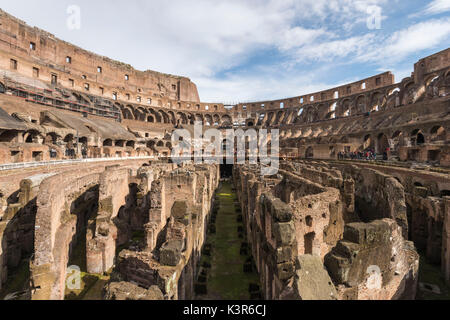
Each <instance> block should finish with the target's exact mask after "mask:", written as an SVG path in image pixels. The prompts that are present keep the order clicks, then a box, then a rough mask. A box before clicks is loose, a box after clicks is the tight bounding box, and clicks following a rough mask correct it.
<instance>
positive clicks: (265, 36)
mask: <svg viewBox="0 0 450 320" xmlns="http://www.w3.org/2000/svg"><path fill="white" fill-rule="evenodd" d="M0 1H2V0H0ZM2 2H4V4H3V3H2V5H1V7H2V8H4V9H5V10H6V11H9V10H13V11H12V12H11V13H12V14H16V15H18V16H19V18H22V19H24V20H25V21H27V22H30V24H34V25H37V26H38V27H42V28H44V29H46V30H48V31H50V32H53V33H55V34H56V36H57V37H59V38H62V39H64V40H67V41H69V42H74V43H75V44H77V45H79V46H81V47H82V48H85V49H88V50H91V51H94V52H96V53H99V54H102V55H106V56H109V57H111V58H113V59H117V60H120V61H123V62H126V63H130V64H132V65H133V66H134V67H136V68H137V69H140V70H145V69H152V70H157V71H161V72H166V73H173V74H178V75H184V76H188V77H190V78H191V79H192V80H193V81H194V82H195V83H196V84H197V86H198V88H199V93H200V96H201V98H202V100H223V101H225V100H230V99H239V100H249V99H252V100H259V99H263V100H265V99H269V98H282V97H289V96H295V95H299V94H302V93H308V92H312V91H317V90H321V89H325V88H327V87H330V86H334V85H335V84H333V83H327V82H328V81H323V79H324V78H325V79H326V77H324V75H326V72H329V73H330V72H331V71H330V70H326V71H325V70H324V69H321V65H322V64H320V63H319V62H327V63H326V64H329V65H330V66H333V65H335V64H338V63H347V64H351V63H366V62H370V63H371V64H372V63H373V64H375V65H376V67H378V66H380V67H381V66H386V65H390V66H393V67H395V61H400V60H402V59H404V58H405V57H407V56H408V55H410V54H411V53H415V52H418V51H421V50H424V49H430V48H434V47H437V46H438V45H439V44H442V43H446V41H447V43H448V38H449V34H450V31H449V30H450V29H449V28H450V21H449V19H440V20H431V21H425V22H421V23H419V24H417V25H413V26H410V27H405V28H404V29H402V30H399V31H396V32H393V33H392V34H390V33H389V32H391V31H390V30H391V29H388V30H369V29H367V26H366V21H367V18H368V12H367V8H368V7H370V6H376V7H377V8H382V9H383V11H382V12H383V14H384V15H386V14H389V15H392V16H395V14H396V12H395V9H396V6H395V4H396V3H397V2H398V1H397V0H395V1H388V0H301V1H300V0H283V1H279V0H246V1H242V0H214V1H211V0H170V1H163V0H160V1H157V0H152V1H145V0H129V1H127V2H124V1H119V0H97V1H91V0H77V1H74V0H60V1H57V2H55V1H51V0H41V1H39V2H33V1H32V2H30V1H29V0H16V1H14V2H11V1H10V2H7V1H2ZM73 2H77V4H78V5H80V7H81V9H82V29H81V30H80V31H79V32H71V31H68V30H66V29H65V27H64V26H65V14H66V8H67V5H69V4H73ZM449 2H450V0H446V1H443V0H434V1H433V2H431V3H430V4H429V6H428V7H427V8H428V9H427V10H429V12H443V10H448V4H449ZM387 8H389V10H388V9H387ZM446 8H447V9H446ZM48 12H52V19H49V18H48ZM58 12H60V14H57V13H58ZM384 18H386V17H384ZM395 19H399V24H398V25H400V22H404V20H401V17H398V16H395ZM401 25H403V24H401ZM383 27H384V24H383ZM390 28H392V26H391V27H390ZM266 52H270V53H271V54H272V53H273V55H272V56H269V55H267V56H266V55H265V54H266ZM271 59H272V60H271ZM329 62H333V63H329ZM402 62H403V61H402ZM411 68H412V64H411ZM305 69H307V70H314V72H312V71H311V72H306V73H305V72H304V70H305ZM230 70H235V73H232V71H230ZM236 70H237V71H236ZM402 73H403V74H404V72H402ZM343 77H345V75H342V76H340V75H339V78H343ZM218 78H220V79H218ZM335 78H336V77H335ZM347 80H348V79H347ZM355 80H356V79H355ZM330 82H332V81H330Z"/></svg>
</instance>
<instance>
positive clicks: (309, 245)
mask: <svg viewBox="0 0 450 320" xmlns="http://www.w3.org/2000/svg"><path fill="white" fill-rule="evenodd" d="M315 237H316V234H315V233H314V232H311V233H308V234H307V235H305V254H313V244H314V238H315Z"/></svg>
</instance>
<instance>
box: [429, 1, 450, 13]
mask: <svg viewBox="0 0 450 320" xmlns="http://www.w3.org/2000/svg"><path fill="white" fill-rule="evenodd" d="M447 11H450V0H433V1H432V2H431V3H430V4H428V5H427V7H426V8H425V13H427V14H437V13H443V12H447Z"/></svg>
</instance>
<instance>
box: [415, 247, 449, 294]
mask: <svg viewBox="0 0 450 320" xmlns="http://www.w3.org/2000/svg"><path fill="white" fill-rule="evenodd" d="M419 282H423V283H430V284H434V285H437V286H438V287H439V288H440V289H441V294H434V293H431V292H426V291H421V290H420V288H418V291H417V299H418V300H450V287H449V286H448V285H447V284H446V282H445V279H444V276H443V274H442V272H441V268H440V267H439V266H436V265H432V264H430V263H428V262H427V261H426V258H425V257H424V256H420V268H419Z"/></svg>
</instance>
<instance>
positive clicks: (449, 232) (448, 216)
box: [442, 197, 450, 284]
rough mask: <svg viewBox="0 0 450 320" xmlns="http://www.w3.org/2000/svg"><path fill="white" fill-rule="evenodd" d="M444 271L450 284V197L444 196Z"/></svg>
mask: <svg viewBox="0 0 450 320" xmlns="http://www.w3.org/2000/svg"><path fill="white" fill-rule="evenodd" d="M442 272H443V273H444V277H445V281H446V282H447V283H448V284H450V197H445V198H444V228H443V232H442Z"/></svg>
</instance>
